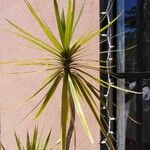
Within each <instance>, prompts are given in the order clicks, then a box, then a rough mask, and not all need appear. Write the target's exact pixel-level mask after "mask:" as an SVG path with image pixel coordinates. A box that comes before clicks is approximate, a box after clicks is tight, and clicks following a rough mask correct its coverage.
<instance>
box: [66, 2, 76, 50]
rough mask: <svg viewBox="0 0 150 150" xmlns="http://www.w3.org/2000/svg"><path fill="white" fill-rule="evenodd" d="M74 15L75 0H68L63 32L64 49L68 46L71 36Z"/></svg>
mask: <svg viewBox="0 0 150 150" xmlns="http://www.w3.org/2000/svg"><path fill="white" fill-rule="evenodd" d="M72 1H73V2H72ZM74 15H75V0H68V12H67V20H66V32H65V48H66V49H68V48H69V44H70V40H71V38H72V29H73V23H74Z"/></svg>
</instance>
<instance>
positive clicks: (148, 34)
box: [101, 0, 150, 150]
mask: <svg viewBox="0 0 150 150" xmlns="http://www.w3.org/2000/svg"><path fill="white" fill-rule="evenodd" d="M109 2H111V3H112V2H113V7H112V9H111V11H109V16H110V17H114V16H115V14H121V13H122V15H121V17H119V19H118V21H117V24H115V25H113V27H112V28H111V30H112V35H111V36H113V35H117V37H116V38H115V37H114V38H112V39H111V42H112V43H113V45H115V47H116V49H117V52H116V54H115V53H113V55H112V56H113V58H114V60H116V62H115V61H114V62H113V64H116V66H117V67H116V69H113V70H112V71H113V72H115V73H116V74H117V76H118V77H119V79H117V80H116V82H117V84H118V86H120V87H124V88H129V89H131V90H134V91H139V92H142V93H143V94H133V93H125V92H122V91H116V92H115V91H111V92H112V93H111V94H110V95H111V97H110V101H111V103H112V102H113V103H116V104H117V107H112V106H111V107H110V111H112V112H113V113H114V112H115V114H116V118H117V119H116V123H115V122H114V123H113V130H115V135H116V139H117V143H115V142H114V144H115V145H116V149H118V150H130V149H134V150H147V149H149V147H150V120H149V118H150V26H149V24H150V1H149V0H143V1H141V0H116V1H113V0H107V1H105V0H101V12H104V10H106V8H107V7H106V6H108V5H109ZM107 21H108V20H107V19H105V21H104V22H103V23H104V24H106V23H107ZM106 34H107V33H106ZM107 36H108V35H107ZM101 40H105V37H101ZM101 48H102V49H103V48H104V49H106V48H108V43H104V44H103V45H102V46H101ZM112 51H113V49H112ZM114 52H115V50H114ZM101 57H102V58H103V59H104V60H106V57H107V56H106V54H105V55H102V56H101ZM102 77H104V78H105V76H104V75H103V76H102ZM113 80H114V81H115V79H113ZM104 92H105V91H104ZM112 95H113V97H112ZM115 98H117V100H116V101H115ZM102 113H103V114H104V115H105V116H106V118H107V119H106V121H107V122H108V118H109V116H108V114H107V113H106V112H104V111H102ZM115 126H116V128H115ZM101 148H102V150H103V149H104V150H105V149H108V148H107V147H106V146H103V145H102V146H101Z"/></svg>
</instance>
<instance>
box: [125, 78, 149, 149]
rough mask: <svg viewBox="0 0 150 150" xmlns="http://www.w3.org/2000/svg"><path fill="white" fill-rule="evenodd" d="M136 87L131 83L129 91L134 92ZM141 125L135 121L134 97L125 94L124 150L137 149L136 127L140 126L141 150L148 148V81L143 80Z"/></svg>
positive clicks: (135, 100)
mask: <svg viewBox="0 0 150 150" xmlns="http://www.w3.org/2000/svg"><path fill="white" fill-rule="evenodd" d="M137 87H138V85H137V82H132V83H131V84H130V85H129V89H131V90H135V89H136V88H137ZM142 90H143V94H142V99H143V100H142V107H143V110H142V123H140V124H139V123H137V122H136V120H137V118H136V111H137V108H136V102H137V99H136V95H133V94H126V115H127V123H126V150H133V149H135V150H136V149H137V147H136V146H137V142H138V141H137V128H136V127H137V126H139V125H142V142H141V143H142V150H148V149H149V147H150V120H149V118H150V79H144V80H143V84H142Z"/></svg>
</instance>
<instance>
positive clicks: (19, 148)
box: [14, 132, 21, 150]
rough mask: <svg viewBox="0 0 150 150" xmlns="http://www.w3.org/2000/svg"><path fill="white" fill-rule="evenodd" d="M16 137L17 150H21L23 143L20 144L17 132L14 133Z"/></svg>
mask: <svg viewBox="0 0 150 150" xmlns="http://www.w3.org/2000/svg"><path fill="white" fill-rule="evenodd" d="M14 135H15V139H16V144H17V148H18V150H21V143H20V140H19V138H18V137H17V134H16V132H14Z"/></svg>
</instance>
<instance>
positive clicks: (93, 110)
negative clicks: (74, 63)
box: [75, 78, 115, 150]
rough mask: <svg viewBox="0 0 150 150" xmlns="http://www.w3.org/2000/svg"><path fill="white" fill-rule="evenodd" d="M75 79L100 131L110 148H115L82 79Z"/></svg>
mask: <svg viewBox="0 0 150 150" xmlns="http://www.w3.org/2000/svg"><path fill="white" fill-rule="evenodd" d="M75 81H76V82H77V84H78V86H79V88H80V90H81V93H82V95H81V96H82V97H84V98H85V100H86V102H87V104H88V106H89V107H90V109H91V110H92V112H93V114H94V116H95V119H96V120H97V122H98V124H99V126H100V130H101V131H102V133H103V134H104V136H105V138H106V139H107V141H108V144H109V146H110V148H111V150H115V148H114V146H113V143H112V141H111V139H110V137H109V136H108V135H107V132H106V130H105V128H104V126H103V124H102V123H101V121H100V118H99V115H98V114H97V113H96V110H95V108H94V106H93V104H92V102H91V100H90V97H89V95H88V93H87V91H86V90H85V85H84V83H83V82H82V80H80V78H78V79H77V80H75Z"/></svg>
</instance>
